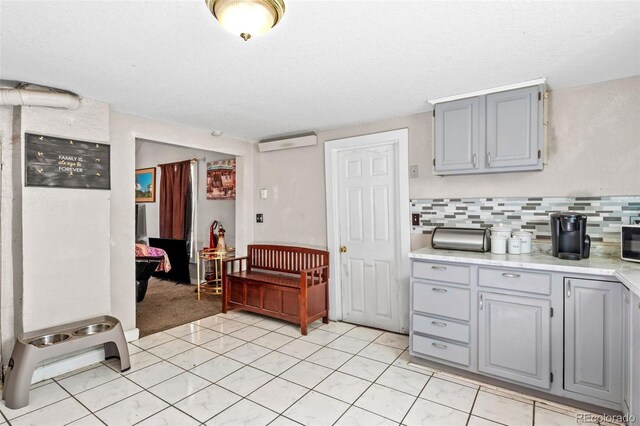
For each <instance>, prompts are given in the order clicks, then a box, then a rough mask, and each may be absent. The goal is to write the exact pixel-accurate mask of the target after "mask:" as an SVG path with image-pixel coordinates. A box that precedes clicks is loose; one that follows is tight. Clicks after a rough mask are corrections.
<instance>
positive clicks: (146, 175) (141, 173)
mask: <svg viewBox="0 0 640 426" xmlns="http://www.w3.org/2000/svg"><path fill="white" fill-rule="evenodd" d="M155 202H156V168H155V167H150V168H148V169H137V170H136V203H155Z"/></svg>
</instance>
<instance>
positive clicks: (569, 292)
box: [567, 280, 571, 297]
mask: <svg viewBox="0 0 640 426" xmlns="http://www.w3.org/2000/svg"><path fill="white" fill-rule="evenodd" d="M567 297H571V281H569V280H567Z"/></svg>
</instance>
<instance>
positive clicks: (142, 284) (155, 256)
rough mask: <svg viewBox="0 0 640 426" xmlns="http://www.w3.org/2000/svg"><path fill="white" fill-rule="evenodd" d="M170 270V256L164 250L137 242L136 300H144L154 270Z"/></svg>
mask: <svg viewBox="0 0 640 426" xmlns="http://www.w3.org/2000/svg"><path fill="white" fill-rule="evenodd" d="M170 270H171V263H170V262H169V256H167V253H166V252H165V251H164V250H162V249H159V248H156V247H149V246H147V245H144V244H136V302H142V300H144V296H145V294H147V287H148V285H149V278H150V277H151V274H152V273H153V272H154V271H164V272H169V271H170Z"/></svg>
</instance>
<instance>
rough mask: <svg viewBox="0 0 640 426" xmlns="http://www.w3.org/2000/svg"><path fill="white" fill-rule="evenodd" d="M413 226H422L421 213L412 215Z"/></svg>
mask: <svg viewBox="0 0 640 426" xmlns="http://www.w3.org/2000/svg"><path fill="white" fill-rule="evenodd" d="M411 225H413V226H420V213H412V214H411Z"/></svg>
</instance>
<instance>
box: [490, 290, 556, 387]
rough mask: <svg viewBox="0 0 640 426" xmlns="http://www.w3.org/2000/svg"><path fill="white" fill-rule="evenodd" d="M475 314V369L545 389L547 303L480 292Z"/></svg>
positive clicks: (547, 369) (548, 338)
mask: <svg viewBox="0 0 640 426" xmlns="http://www.w3.org/2000/svg"><path fill="white" fill-rule="evenodd" d="M478 313H479V315H478V316H479V324H478V369H479V370H480V371H481V372H483V373H487V374H490V375H493V376H498V377H503V378H505V379H509V380H513V381H516V382H520V383H524V384H528V385H531V386H536V387H539V388H544V389H549V385H550V381H551V378H550V376H551V321H550V317H551V302H550V301H549V300H545V299H537V298H532V297H521V296H512V295H504V294H494V293H489V292H480V293H479V311H478Z"/></svg>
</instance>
